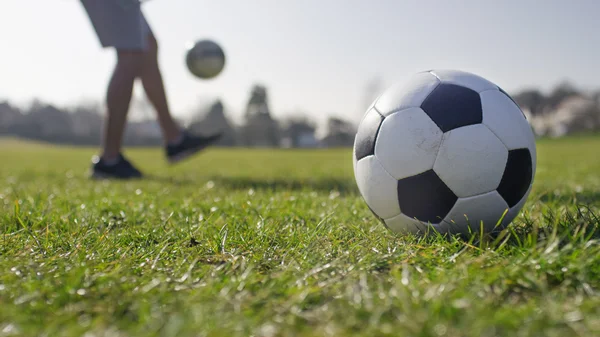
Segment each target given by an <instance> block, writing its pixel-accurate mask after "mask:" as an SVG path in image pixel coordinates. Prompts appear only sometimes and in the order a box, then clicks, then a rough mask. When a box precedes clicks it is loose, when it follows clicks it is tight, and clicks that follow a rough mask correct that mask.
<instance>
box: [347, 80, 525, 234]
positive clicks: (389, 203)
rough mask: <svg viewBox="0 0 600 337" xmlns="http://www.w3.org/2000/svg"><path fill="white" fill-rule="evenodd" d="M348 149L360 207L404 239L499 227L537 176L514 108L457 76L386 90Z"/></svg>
mask: <svg viewBox="0 0 600 337" xmlns="http://www.w3.org/2000/svg"><path fill="white" fill-rule="evenodd" d="M353 150H354V151H353V164H354V176H355V179H356V183H357V185H358V189H359V191H360V193H361V195H362V197H363V199H364V200H365V202H366V204H367V205H368V207H369V208H370V209H371V211H372V212H373V214H374V215H375V216H376V217H377V218H378V219H379V220H380V221H381V222H383V224H384V225H385V226H386V227H388V228H389V229H391V230H392V231H394V232H403V233H415V234H419V233H426V232H428V231H429V230H431V229H434V230H435V231H437V232H440V233H455V234H468V233H474V232H480V229H483V231H484V232H493V231H497V230H501V229H503V228H505V227H506V226H507V225H508V224H509V223H510V222H512V220H513V219H514V218H515V217H516V216H517V214H518V213H519V211H520V210H521V209H522V207H523V205H524V203H525V201H526V200H527V197H528V195H529V192H530V191H531V186H532V184H533V180H534V176H535V170H536V146H535V137H534V134H533V131H532V129H531V127H530V125H529V123H528V121H527V119H526V118H525V115H524V114H523V112H522V111H521V109H520V108H519V106H518V105H517V104H516V103H515V102H514V101H513V100H512V98H511V97H510V96H509V95H508V94H507V93H506V92H504V91H503V90H502V89H501V88H499V87H498V86H496V85H495V84H493V83H491V82H489V81H488V80H486V79H484V78H482V77H479V76H477V75H474V74H470V73H467V72H463V71H457V70H431V71H424V72H420V73H417V74H415V75H413V76H412V77H411V78H409V79H408V80H407V81H404V82H398V83H396V84H394V85H392V86H391V87H389V88H388V89H386V90H385V91H384V92H383V93H382V94H381V95H380V96H379V97H378V98H377V99H376V100H375V101H374V102H373V104H372V105H371V106H370V107H369V108H368V109H367V112H366V113H365V115H364V116H363V118H362V120H361V122H360V124H359V127H358V130H357V133H356V138H355V140H354V149H353Z"/></svg>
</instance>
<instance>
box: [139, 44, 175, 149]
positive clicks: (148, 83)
mask: <svg viewBox="0 0 600 337" xmlns="http://www.w3.org/2000/svg"><path fill="white" fill-rule="evenodd" d="M140 79H141V81H142V86H143V87H144V91H145V92H146V96H147V97H148V100H149V101H150V103H152V105H153V106H154V109H155V110H156V114H157V117H158V122H159V124H160V127H161V130H162V132H163V137H164V139H165V142H166V143H167V144H173V143H176V142H178V141H179V140H181V138H182V137H183V135H182V131H181V129H180V127H179V126H178V125H177V123H176V122H175V121H174V120H173V117H172V115H171V112H170V110H169V104H168V101H167V95H166V93H165V87H164V83H163V78H162V74H161V72H160V67H159V65H158V44H157V42H156V38H155V37H154V34H152V32H149V33H148V49H147V50H146V52H145V53H144V59H143V62H142V68H141V72H140Z"/></svg>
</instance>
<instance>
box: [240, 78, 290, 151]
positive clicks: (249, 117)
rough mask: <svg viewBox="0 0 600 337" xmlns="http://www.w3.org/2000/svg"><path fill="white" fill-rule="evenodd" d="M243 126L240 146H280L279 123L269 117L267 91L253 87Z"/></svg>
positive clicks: (259, 87)
mask: <svg viewBox="0 0 600 337" xmlns="http://www.w3.org/2000/svg"><path fill="white" fill-rule="evenodd" d="M244 119H245V124H244V125H243V126H242V128H241V130H240V131H241V139H242V145H244V146H250V147H253V146H260V147H263V146H264V147H278V146H280V144H281V130H280V127H279V123H278V122H277V121H276V120H275V119H273V117H272V116H271V111H270V109H269V102H268V94H267V89H266V87H264V86H263V85H258V84H257V85H254V86H253V87H252V89H251V91H250V98H249V99H248V103H247V105H246V112H245V114H244Z"/></svg>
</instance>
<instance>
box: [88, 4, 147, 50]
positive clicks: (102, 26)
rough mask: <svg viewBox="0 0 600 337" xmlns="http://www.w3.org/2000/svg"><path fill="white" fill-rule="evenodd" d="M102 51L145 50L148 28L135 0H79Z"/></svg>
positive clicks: (139, 5)
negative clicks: (113, 49) (112, 49)
mask: <svg viewBox="0 0 600 337" xmlns="http://www.w3.org/2000/svg"><path fill="white" fill-rule="evenodd" d="M81 3H82V4H83V7H84V9H85V11H86V12H87V14H88V16H89V18H90V21H91V23H92V26H93V27H94V30H95V31H96V35H97V36H98V40H99V41H100V45H102V47H103V48H108V47H114V48H115V49H117V50H146V48H147V47H148V34H150V33H151V30H150V26H149V25H148V22H147V21H146V18H145V17H144V13H143V12H142V9H141V3H140V1H139V0H81Z"/></svg>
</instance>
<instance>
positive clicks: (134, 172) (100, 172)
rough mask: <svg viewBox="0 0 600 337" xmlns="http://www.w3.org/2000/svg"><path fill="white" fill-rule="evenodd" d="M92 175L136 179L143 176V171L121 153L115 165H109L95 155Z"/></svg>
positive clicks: (106, 177)
mask: <svg viewBox="0 0 600 337" xmlns="http://www.w3.org/2000/svg"><path fill="white" fill-rule="evenodd" d="M91 176H92V178H94V179H135V178H141V177H142V172H140V171H139V170H138V169H136V168H135V167H134V166H133V165H131V163H130V162H129V161H128V160H127V159H125V157H123V156H122V155H119V160H118V161H117V162H116V163H115V164H113V165H107V164H106V162H104V160H102V158H100V157H99V156H94V157H93V158H92V173H91Z"/></svg>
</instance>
